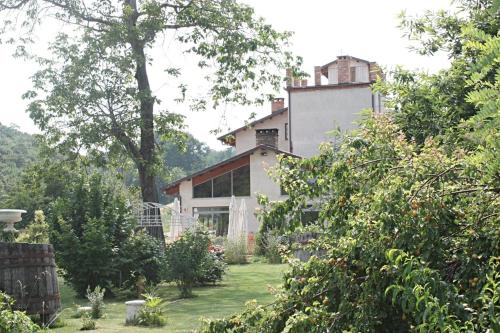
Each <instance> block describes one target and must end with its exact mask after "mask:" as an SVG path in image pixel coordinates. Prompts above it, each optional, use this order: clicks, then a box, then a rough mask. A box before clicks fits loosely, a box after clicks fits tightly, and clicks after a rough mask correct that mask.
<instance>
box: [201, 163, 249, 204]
mask: <svg viewBox="0 0 500 333" xmlns="http://www.w3.org/2000/svg"><path fill="white" fill-rule="evenodd" d="M231 195H234V196H237V197H245V196H250V165H245V166H242V167H240V168H238V169H234V170H231V171H229V172H227V173H225V174H222V175H220V176H217V177H214V178H212V179H209V180H207V181H205V182H203V183H201V184H198V185H195V186H193V198H222V197H230V196H231Z"/></svg>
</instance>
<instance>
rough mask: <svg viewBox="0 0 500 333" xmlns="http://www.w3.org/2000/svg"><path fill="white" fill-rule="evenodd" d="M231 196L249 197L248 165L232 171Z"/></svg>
mask: <svg viewBox="0 0 500 333" xmlns="http://www.w3.org/2000/svg"><path fill="white" fill-rule="evenodd" d="M233 195H235V196H237V197H247V196H250V165H245V166H243V167H241V168H238V169H236V170H233Z"/></svg>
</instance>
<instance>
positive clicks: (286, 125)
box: [285, 123, 288, 140]
mask: <svg viewBox="0 0 500 333" xmlns="http://www.w3.org/2000/svg"><path fill="white" fill-rule="evenodd" d="M285 140H288V123H285Z"/></svg>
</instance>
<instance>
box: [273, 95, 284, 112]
mask: <svg viewBox="0 0 500 333" xmlns="http://www.w3.org/2000/svg"><path fill="white" fill-rule="evenodd" d="M284 107H285V99H284V98H283V97H278V98H275V99H273V101H272V102H271V112H276V111H278V110H281V109H283V108H284Z"/></svg>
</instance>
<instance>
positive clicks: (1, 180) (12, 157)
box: [0, 124, 234, 208]
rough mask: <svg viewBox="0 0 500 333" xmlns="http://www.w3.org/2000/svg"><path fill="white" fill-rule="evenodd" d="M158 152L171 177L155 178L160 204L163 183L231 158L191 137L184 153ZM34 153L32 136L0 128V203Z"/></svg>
mask: <svg viewBox="0 0 500 333" xmlns="http://www.w3.org/2000/svg"><path fill="white" fill-rule="evenodd" d="M159 148H160V154H161V158H162V160H163V161H164V163H165V165H166V167H167V169H168V170H170V173H171V175H170V177H171V178H170V179H166V178H165V177H163V176H159V177H158V183H157V191H158V193H159V194H160V197H161V199H162V201H165V198H164V197H163V196H162V195H161V190H162V188H163V186H164V185H165V183H168V182H170V181H173V180H175V179H176V178H180V177H182V176H185V175H188V174H191V173H193V172H196V171H199V170H201V169H203V168H206V167H208V166H210V165H213V164H215V163H217V162H220V161H222V160H224V159H227V158H229V157H231V156H232V155H233V154H234V152H233V150H232V149H230V148H228V149H226V150H223V151H217V150H213V149H211V148H210V147H208V146H207V145H206V144H205V143H203V142H201V141H199V140H197V139H196V138H194V137H193V136H192V135H190V134H188V139H187V142H186V150H185V151H182V150H180V149H179V147H177V145H176V143H173V142H166V143H165V142H163V143H161V144H160V145H159ZM37 152H38V149H37V146H36V143H35V139H34V137H33V136H32V135H30V134H27V133H23V132H21V131H19V130H18V129H17V128H15V127H9V126H5V125H2V124H0V203H1V202H2V199H3V198H5V197H6V195H7V193H9V192H10V191H12V189H13V188H14V185H15V183H16V179H17V178H18V177H19V175H20V174H21V172H22V170H23V169H24V168H25V167H26V166H28V165H29V164H30V163H31V162H34V161H35V160H36V158H37ZM126 179H127V180H126V184H127V185H137V183H138V182H137V177H136V175H135V172H132V171H131V173H130V174H128V175H127V177H126ZM0 208H3V207H0Z"/></svg>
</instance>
